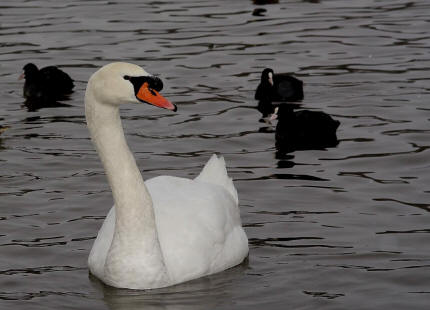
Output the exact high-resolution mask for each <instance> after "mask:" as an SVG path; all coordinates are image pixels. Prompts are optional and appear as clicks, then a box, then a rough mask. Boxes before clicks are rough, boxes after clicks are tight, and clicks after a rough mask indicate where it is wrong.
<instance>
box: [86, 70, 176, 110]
mask: <svg viewBox="0 0 430 310" xmlns="http://www.w3.org/2000/svg"><path fill="white" fill-rule="evenodd" d="M162 88H163V82H162V81H161V80H160V79H159V78H158V77H155V76H153V75H151V74H149V73H148V72H146V71H145V70H144V69H143V68H141V67H139V66H137V65H134V64H130V63H124V62H115V63H111V64H108V65H106V66H104V67H102V68H101V69H99V70H98V71H97V72H95V73H94V74H93V75H92V76H91V78H90V79H89V81H88V85H87V90H86V93H85V97H86V100H87V98H88V97H92V98H94V99H95V100H96V101H97V102H99V103H102V104H109V105H114V106H119V105H121V104H126V103H149V104H151V105H154V106H156V107H160V108H164V109H168V110H172V111H176V106H175V105H174V104H172V103H171V102H170V101H169V100H167V99H166V98H164V97H163V96H162V95H161V94H160V93H159V91H160V90H161V89H162Z"/></svg>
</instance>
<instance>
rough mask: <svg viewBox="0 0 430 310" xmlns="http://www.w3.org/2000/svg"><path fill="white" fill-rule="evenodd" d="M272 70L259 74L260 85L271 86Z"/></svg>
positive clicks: (268, 69)
mask: <svg viewBox="0 0 430 310" xmlns="http://www.w3.org/2000/svg"><path fill="white" fill-rule="evenodd" d="M273 74H274V73H273V69H270V68H266V69H264V70H263V72H261V83H269V84H270V85H272V86H273Z"/></svg>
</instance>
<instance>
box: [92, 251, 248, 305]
mask: <svg viewBox="0 0 430 310" xmlns="http://www.w3.org/2000/svg"><path fill="white" fill-rule="evenodd" d="M247 268H248V260H247V259H246V260H245V262H244V263H242V264H241V265H239V266H236V267H234V268H231V269H228V270H226V271H223V272H220V273H217V274H214V275H210V276H207V277H203V278H199V279H196V280H193V281H189V282H186V283H182V284H178V285H174V286H170V287H166V288H161V289H154V290H146V291H145V290H129V289H117V288H114V287H111V286H107V285H105V284H103V283H102V282H101V281H99V280H98V279H97V278H96V277H94V276H92V275H90V280H91V284H92V285H93V286H94V287H95V288H96V290H97V291H101V292H102V293H103V300H104V301H105V303H106V305H107V306H108V307H109V309H111V310H142V309H145V310H148V309H149V310H152V309H169V310H180V309H192V310H200V309H202V310H203V309H205V310H206V309H216V308H217V307H219V306H220V305H221V304H224V305H225V303H226V301H230V300H232V293H234V290H235V288H236V287H237V282H238V281H239V279H240V278H242V276H243V274H244V272H245V270H246V269H247Z"/></svg>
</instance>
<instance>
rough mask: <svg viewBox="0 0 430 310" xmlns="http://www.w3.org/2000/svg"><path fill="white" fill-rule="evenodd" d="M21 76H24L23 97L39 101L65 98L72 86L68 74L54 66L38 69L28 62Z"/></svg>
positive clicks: (48, 101) (46, 101)
mask: <svg viewBox="0 0 430 310" xmlns="http://www.w3.org/2000/svg"><path fill="white" fill-rule="evenodd" d="M22 77H23V78H25V83H24V97H25V98H26V99H27V100H30V101H37V102H40V103H51V102H53V101H56V100H61V99H65V98H67V95H69V94H70V93H71V92H72V90H73V87H74V84H73V80H72V79H71V78H70V76H69V75H68V74H67V73H65V72H63V71H61V70H60V69H58V68H57V67H55V66H48V67H44V68H42V69H40V70H39V69H38V68H37V67H36V65H34V64H32V63H28V64H26V65H25V66H24V73H23V75H22Z"/></svg>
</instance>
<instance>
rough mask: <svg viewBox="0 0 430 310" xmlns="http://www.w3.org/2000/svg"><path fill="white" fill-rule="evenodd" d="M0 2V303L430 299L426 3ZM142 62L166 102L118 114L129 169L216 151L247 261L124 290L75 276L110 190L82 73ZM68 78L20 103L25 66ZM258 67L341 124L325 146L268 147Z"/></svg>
mask: <svg viewBox="0 0 430 310" xmlns="http://www.w3.org/2000/svg"><path fill="white" fill-rule="evenodd" d="M279 2H280V3H279V4H272V5H266V6H264V8H265V9H266V10H267V12H266V13H265V16H261V17H259V16H253V15H252V11H253V10H254V9H255V8H257V7H262V6H258V5H255V4H253V2H252V1H245V0H241V1H224V0H221V1H205V0H203V1H202V0H198V1H197V0H188V1H157V2H151V3H146V4H145V3H142V1H135V0H131V1H127V2H126V3H122V2H114V1H78V0H75V1H67V2H58V1H47V0H40V1H20V2H17V1H10V0H3V1H2V3H1V5H0V6H1V13H0V16H1V22H0V41H1V43H0V85H1V87H0V92H1V93H0V94H1V99H0V125H3V126H9V127H10V128H9V129H8V130H7V131H6V132H4V133H3V134H2V135H1V137H0V220H1V228H0V274H1V275H0V279H1V282H0V283H1V284H0V308H6V307H13V308H14V309H262V308H264V309H286V308H290V309H381V308H383V307H384V308H387V309H427V307H428V305H429V303H430V288H429V287H430V250H429V246H428V245H429V244H430V234H429V233H430V226H429V223H430V214H429V211H430V187H429V184H430V161H429V155H430V154H429V147H430V139H429V131H430V130H429V120H430V108H429V106H428V104H429V98H430V96H429V86H428V85H429V80H430V79H429V68H430V57H429V53H428V51H429V48H430V39H429V38H430V37H429V32H428V29H429V28H430V25H429V21H430V4H428V2H427V1H425V0H417V1H406V0H394V1H392V0H390V1H389V0H381V1H377V0H366V1H359V2H351V1H346V0H331V1H329V0H327V1H324V0H321V1H305V0H303V1H299V0H295V1H279ZM118 60H121V61H128V62H133V63H136V64H139V65H142V66H144V67H145V68H146V69H147V71H149V72H151V73H154V74H157V75H158V76H160V77H161V78H162V79H163V81H164V85H165V88H164V90H163V93H164V95H165V96H166V97H168V98H169V99H170V100H171V101H173V102H175V103H177V105H178V108H179V109H178V112H177V113H172V112H169V111H164V110H157V109H155V108H151V107H149V106H142V105H139V106H127V107H126V108H124V109H123V110H122V115H123V123H124V127H125V131H126V135H127V139H128V141H129V143H130V145H131V148H132V149H133V151H134V153H135V156H136V160H137V162H138V165H139V167H141V169H142V171H143V176H144V178H146V179H147V178H150V177H154V176H157V175H162V174H170V175H175V176H181V177H194V176H196V175H197V174H198V172H199V171H200V169H201V167H202V166H203V165H204V163H205V162H206V161H207V160H208V158H209V157H210V155H211V154H212V153H214V152H217V153H221V154H223V155H224V156H225V158H226V160H227V163H228V166H229V171H230V174H231V176H233V177H234V179H235V184H236V187H237V188H238V191H239V197H240V201H241V206H240V208H241V216H242V220H243V224H244V226H245V229H246V232H247V234H248V237H249V241H250V257H249V262H248V263H247V264H244V265H243V266H239V267H237V268H233V269H231V270H229V271H226V272H223V273H220V274H217V275H213V276H211V277H207V278H203V279H199V280H195V281H192V282H189V283H185V284H182V285H178V286H175V287H171V288H166V289H162V290H154V291H129V290H118V289H113V288H108V287H104V286H103V285H101V284H100V283H99V282H98V281H97V280H95V279H92V278H90V277H89V276H88V270H87V265H86V260H87V257H88V253H89V250H90V248H91V245H92V242H93V240H94V238H95V236H96V234H97V231H98V229H99V227H100V225H101V224H102V222H103V219H104V216H105V215H106V213H107V211H108V210H109V208H110V207H111V205H112V197H111V194H110V189H109V187H108V185H107V182H106V180H105V176H104V171H103V169H102V167H101V164H100V162H99V159H98V157H97V154H96V153H95V151H94V149H93V147H92V145H91V143H90V140H89V136H88V131H87V128H86V125H85V118H84V115H83V113H84V110H83V95H84V90H85V87H86V81H87V80H88V78H89V76H90V75H91V74H92V73H93V72H94V71H95V70H96V69H97V68H99V67H100V66H102V65H104V64H106V63H109V62H112V61H118ZM30 61H31V62H34V63H36V64H37V65H39V66H44V65H51V64H56V65H58V66H60V67H61V68H62V69H63V70H65V71H67V72H68V73H69V74H70V75H71V76H72V77H73V78H74V79H75V80H76V89H75V92H74V93H73V95H72V96H71V98H70V100H68V101H64V102H63V105H62V106H58V107H55V108H45V109H28V107H26V106H25V105H24V100H23V98H22V83H21V82H20V81H17V78H18V76H19V74H20V73H21V68H22V67H23V65H25V64H26V63H27V62H30ZM265 67H272V68H273V69H274V70H275V71H278V72H290V73H295V75H296V76H297V77H299V78H300V79H302V80H303V81H304V83H305V98H304V100H303V101H302V107H303V108H306V109H311V110H319V111H324V112H326V113H329V114H330V115H332V116H333V117H334V118H336V119H338V120H339V121H340V122H341V125H340V128H339V130H338V138H339V140H340V143H339V145H338V146H337V147H336V148H329V149H326V150H307V151H296V152H293V153H290V154H288V156H283V157H281V158H279V157H278V156H276V149H275V147H274V133H273V129H274V128H273V125H270V124H266V123H261V122H259V118H260V114H259V113H258V111H257V110H256V109H255V107H256V104H257V103H256V102H255V101H254V99H253V96H254V91H255V88H256V87H257V84H258V81H259V77H260V72H261V71H262V70H263V68H265Z"/></svg>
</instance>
